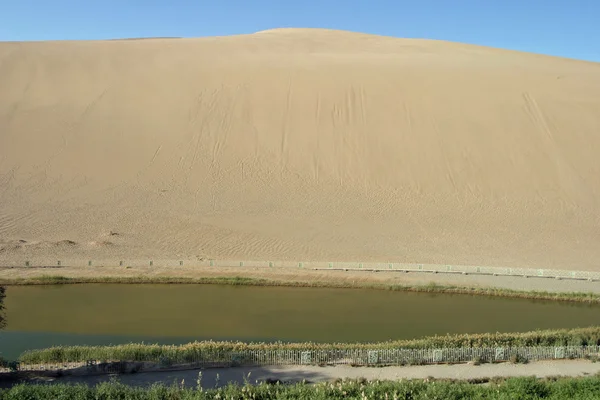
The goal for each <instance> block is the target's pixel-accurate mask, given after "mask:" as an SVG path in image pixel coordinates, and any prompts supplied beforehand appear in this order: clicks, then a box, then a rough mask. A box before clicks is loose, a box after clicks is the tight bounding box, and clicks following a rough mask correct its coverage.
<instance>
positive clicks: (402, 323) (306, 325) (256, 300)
mask: <svg viewBox="0 0 600 400" xmlns="http://www.w3.org/2000/svg"><path fill="white" fill-rule="evenodd" d="M6 294H7V297H6V299H5V305H6V316H7V323H8V325H7V327H6V329H5V330H4V331H1V332H0V355H1V356H3V357H5V358H8V359H15V358H16V357H18V355H19V354H20V353H21V352H23V351H25V350H27V349H34V348H43V347H49V346H52V345H74V344H87V345H100V344H120V343H129V342H141V341H144V342H146V343H164V344H180V343H187V342H190V341H194V340H206V339H213V340H242V341H274V340H281V341H313V342H374V341H386V340H393V339H410V338H417V337H421V336H428V335H435V334H438V335H444V334H446V333H483V332H522V331H530V330H535V329H550V328H576V327H584V326H591V325H600V307H599V306H594V305H586V304H577V303H564V302H551V301H540V300H526V299H510V298H498V297H496V298H493V297H482V296H471V295H447V294H429V293H408V292H392V291H385V290H367V289H365V290H359V289H326V288H290V287H252V286H227V285H192V284H186V285H148V284H145V285H127V284H85V285H55V286H11V287H8V288H7V293H6Z"/></svg>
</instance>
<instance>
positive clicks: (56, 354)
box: [19, 327, 600, 364]
mask: <svg viewBox="0 0 600 400" xmlns="http://www.w3.org/2000/svg"><path fill="white" fill-rule="evenodd" d="M590 345H600V327H590V328H578V329H562V330H540V331H534V332H526V333H485V334H472V335H469V334H460V335H445V336H431V337H425V338H422V339H412V340H398V341H389V342H380V343H333V344H331V343H310V342H307V343H282V342H274V343H245V342H216V341H205V342H193V343H188V344H184V345H177V346H176V345H158V344H144V343H130V344H124V345H115V346H56V347H50V348H47V349H40V350H29V351H26V352H24V353H23V354H22V355H21V356H20V358H19V361H20V362H21V363H22V364H43V363H63V362H84V361H87V360H110V361H148V362H159V361H160V360H161V359H170V360H177V361H180V362H184V363H185V362H195V361H197V360H199V359H204V360H208V359H210V360H214V361H215V362H218V361H222V360H225V359H227V355H228V354H229V353H230V352H250V351H259V352H261V351H278V350H306V351H315V350H325V351H335V350H364V349H371V350H376V349H377V350H385V349H398V348H403V349H441V348H469V347H477V348H484V347H488V348H489V347H536V346H590Z"/></svg>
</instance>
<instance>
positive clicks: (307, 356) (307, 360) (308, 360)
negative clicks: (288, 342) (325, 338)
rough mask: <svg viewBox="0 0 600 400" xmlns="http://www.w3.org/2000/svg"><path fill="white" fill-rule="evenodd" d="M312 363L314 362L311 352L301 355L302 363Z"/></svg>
mask: <svg viewBox="0 0 600 400" xmlns="http://www.w3.org/2000/svg"><path fill="white" fill-rule="evenodd" d="M311 362H312V360H311V354H310V351H303V352H302V353H300V363H302V364H310V363H311Z"/></svg>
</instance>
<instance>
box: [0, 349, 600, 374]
mask: <svg viewBox="0 0 600 400" xmlns="http://www.w3.org/2000/svg"><path fill="white" fill-rule="evenodd" d="M598 356H600V346H564V347H549V346H548V347H483V348H447V349H403V348H398V349H383V350H380V349H331V350H302V349H296V350H285V349H278V350H247V351H240V352H235V351H227V350H221V351H215V350H207V351H198V352H193V353H185V352H177V351H174V352H172V353H169V352H166V353H161V354H157V355H156V356H149V355H147V354H140V356H139V357H133V358H132V359H128V360H85V361H83V360H80V361H76V362H69V363H56V364H50V363H45V364H27V365H24V364H23V365H19V366H18V367H16V369H18V370H20V371H56V370H63V371H69V370H71V371H75V370H79V372H80V373H83V374H85V373H102V372H106V373H113V372H127V371H128V370H131V369H132V368H134V369H135V371H143V370H147V371H150V370H157V369H193V368H206V367H234V366H272V365H353V366H394V365H426V364H440V363H446V364H458V363H465V362H470V361H475V360H477V361H479V362H488V363H491V362H507V361H513V362H523V361H524V360H527V361H539V360H560V359H584V358H588V359H592V358H596V359H597V358H598ZM0 370H1V369H0Z"/></svg>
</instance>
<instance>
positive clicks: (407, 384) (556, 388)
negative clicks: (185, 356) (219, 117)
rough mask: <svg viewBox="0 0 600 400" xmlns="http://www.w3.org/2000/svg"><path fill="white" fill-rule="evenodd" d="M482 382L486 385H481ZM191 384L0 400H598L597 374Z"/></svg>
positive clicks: (47, 390)
mask: <svg viewBox="0 0 600 400" xmlns="http://www.w3.org/2000/svg"><path fill="white" fill-rule="evenodd" d="M482 383H486V384H485V385H482ZM196 384H197V386H196V387H194V388H186V387H184V386H183V385H181V386H180V385H178V384H177V383H175V384H173V385H172V386H164V385H159V384H155V385H153V386H151V387H148V388H139V387H130V386H126V385H123V384H121V383H117V382H115V381H113V382H106V383H101V384H98V385H96V386H94V387H88V386H85V385H67V384H56V385H42V384H31V385H28V384H19V385H17V386H14V387H12V388H11V389H4V390H0V400H13V399H30V400H34V399H80V400H85V399H90V400H92V399H94V400H96V399H122V400H129V399H131V400H133V399H135V400H144V399H170V400H196V399H197V400H201V399H253V400H267V399H278V400H284V399H307V400H308V399H310V400H313V399H314V400H320V399H361V400H363V399H390V400H392V399H411V400H419V399H444V400H446V399H447V400H458V399H522V400H528V399H542V398H544V399H550V400H552V399H557V400H558V399H560V400H564V399H570V400H583V399H597V398H599V397H600V378H599V377H585V378H547V379H537V378H534V377H525V378H509V379H491V380H478V381H471V382H468V381H451V380H434V379H426V380H405V381H373V382H368V381H366V380H364V379H359V380H343V381H336V382H332V383H318V384H312V385H311V384H308V383H298V384H292V385H284V384H278V383H276V384H269V383H260V384H258V385H251V384H249V383H248V382H247V383H246V384H245V385H243V386H242V385H232V384H231V385H228V386H225V387H221V388H218V389H208V390H207V389H202V387H201V385H200V384H201V382H200V379H199V380H198V381H197V382H196Z"/></svg>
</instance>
